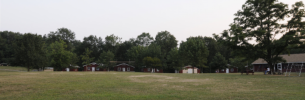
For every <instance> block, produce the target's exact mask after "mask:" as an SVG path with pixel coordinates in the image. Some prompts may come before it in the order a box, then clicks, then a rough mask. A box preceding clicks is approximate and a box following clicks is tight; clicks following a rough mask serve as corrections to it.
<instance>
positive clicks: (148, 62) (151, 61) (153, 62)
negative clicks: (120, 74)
mask: <svg viewBox="0 0 305 100" xmlns="http://www.w3.org/2000/svg"><path fill="white" fill-rule="evenodd" d="M143 64H144V65H145V66H146V67H147V68H160V67H161V60H160V59H159V58H156V57H154V58H151V57H145V58H143Z"/></svg>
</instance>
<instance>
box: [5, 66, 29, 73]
mask: <svg viewBox="0 0 305 100" xmlns="http://www.w3.org/2000/svg"><path fill="white" fill-rule="evenodd" d="M16 71H27V69H26V68H25V67H19V66H0V72H16Z"/></svg>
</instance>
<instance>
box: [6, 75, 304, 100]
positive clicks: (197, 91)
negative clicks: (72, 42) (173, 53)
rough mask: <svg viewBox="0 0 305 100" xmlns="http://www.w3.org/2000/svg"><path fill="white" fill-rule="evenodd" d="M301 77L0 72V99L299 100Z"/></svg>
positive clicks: (302, 82)
mask: <svg viewBox="0 0 305 100" xmlns="http://www.w3.org/2000/svg"><path fill="white" fill-rule="evenodd" d="M304 93H305V77H283V76H275V75H274V76H271V75H263V74H260V73H256V75H240V74H239V73H236V74H209V73H206V74H174V73H138V72H1V73H0V94H1V95H0V100H7V99H9V100H12V99H25V100H32V99H43V100H44V99H68V100H69V99H70V100H72V99H93V100H97V99H99V100H100V99H133V100H134V99H141V100H143V99H148V100H155V99H163V100H167V99H240V100H244V99H280V100H287V99H294V100H298V99H304V98H305V95H304Z"/></svg>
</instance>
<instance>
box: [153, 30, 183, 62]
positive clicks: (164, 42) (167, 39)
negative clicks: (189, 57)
mask: <svg viewBox="0 0 305 100" xmlns="http://www.w3.org/2000/svg"><path fill="white" fill-rule="evenodd" d="M177 42H178V41H177V40H176V38H175V36H174V35H172V34H170V33H169V32H168V31H161V32H158V34H157V35H156V40H155V44H156V45H159V46H160V47H161V53H162V54H161V57H160V59H161V61H162V62H163V66H164V67H168V64H170V62H168V58H167V55H168V53H169V52H170V51H171V50H172V49H173V48H176V47H177V45H178V44H177Z"/></svg>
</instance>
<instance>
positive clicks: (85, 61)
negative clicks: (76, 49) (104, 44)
mask: <svg viewBox="0 0 305 100" xmlns="http://www.w3.org/2000/svg"><path fill="white" fill-rule="evenodd" d="M91 53H92V51H91V50H90V49H89V48H86V51H85V52H84V53H83V55H81V58H82V61H83V63H82V64H83V65H89V64H90V63H91V62H92V61H93V60H94V57H91V56H90V54H91Z"/></svg>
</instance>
